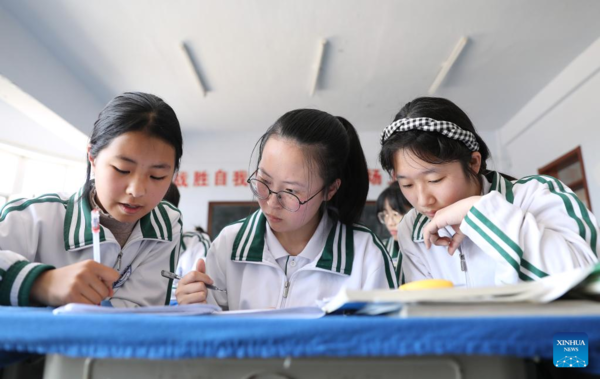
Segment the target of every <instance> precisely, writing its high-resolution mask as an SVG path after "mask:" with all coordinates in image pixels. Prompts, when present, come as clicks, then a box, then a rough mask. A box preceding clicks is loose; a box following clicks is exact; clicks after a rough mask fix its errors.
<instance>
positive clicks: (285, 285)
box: [283, 278, 290, 299]
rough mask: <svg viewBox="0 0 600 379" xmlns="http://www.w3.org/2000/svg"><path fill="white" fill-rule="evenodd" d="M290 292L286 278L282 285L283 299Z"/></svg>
mask: <svg viewBox="0 0 600 379" xmlns="http://www.w3.org/2000/svg"><path fill="white" fill-rule="evenodd" d="M289 291H290V281H289V280H288V279H287V278H286V280H285V283H284V284H283V298H284V299H286V298H287V295H288V292H289Z"/></svg>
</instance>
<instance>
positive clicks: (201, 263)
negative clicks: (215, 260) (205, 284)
mask: <svg viewBox="0 0 600 379" xmlns="http://www.w3.org/2000/svg"><path fill="white" fill-rule="evenodd" d="M196 271H198V272H202V273H205V272H206V262H204V259H202V258H200V259H198V262H196Z"/></svg>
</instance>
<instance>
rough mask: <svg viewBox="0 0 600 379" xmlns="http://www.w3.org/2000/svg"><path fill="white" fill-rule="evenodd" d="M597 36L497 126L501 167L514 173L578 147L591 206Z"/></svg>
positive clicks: (597, 180)
mask: <svg viewBox="0 0 600 379" xmlns="http://www.w3.org/2000/svg"><path fill="white" fill-rule="evenodd" d="M599 72H600V39H598V40H597V41H596V42H594V43H593V44H592V45H591V46H590V47H589V48H588V49H587V50H585V51H584V52H583V53H582V54H581V55H580V56H579V57H577V58H576V59H575V60H573V62H571V63H570V64H569V65H568V66H567V67H566V68H565V69H564V70H563V71H562V72H561V73H560V74H559V75H558V76H557V77H556V78H555V79H554V80H552V81H551V82H550V83H549V84H548V85H547V86H546V87H545V88H544V89H543V90H542V91H541V92H540V93H538V94H537V95H536V96H535V97H534V98H533V99H532V100H531V101H530V102H529V103H528V104H527V105H526V106H525V107H524V108H523V109H522V110H521V111H519V112H518V113H517V114H516V115H515V116H514V117H513V118H512V119H511V120H510V121H509V122H508V123H507V124H506V125H505V126H503V127H502V128H501V130H500V131H499V138H500V144H501V148H502V151H501V153H502V159H501V162H502V166H501V169H502V170H504V171H506V172H507V173H510V174H512V175H514V176H517V177H520V176H524V175H531V174H537V170H538V168H540V167H543V166H544V165H546V164H548V163H550V162H552V161H553V160H555V159H556V158H558V157H560V156H562V155H563V154H565V153H567V152H568V151H570V150H572V149H574V148H576V147H577V146H578V145H580V146H581V150H582V153H583V161H584V166H585V170H586V176H587V183H588V189H589V191H590V201H591V203H592V208H594V207H600V148H599V147H598V145H599V143H600V112H598V108H599V105H600V102H599V99H600V75H599Z"/></svg>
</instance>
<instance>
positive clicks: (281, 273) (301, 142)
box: [177, 109, 396, 310]
mask: <svg viewBox="0 0 600 379" xmlns="http://www.w3.org/2000/svg"><path fill="white" fill-rule="evenodd" d="M257 146H258V162H257V166H256V170H255V171H254V172H253V173H252V174H251V175H250V178H249V179H248V183H249V187H250V189H251V190H252V192H253V193H254V195H255V196H256V197H257V198H258V203H259V205H260V210H258V211H256V212H255V213H254V214H252V215H251V216H249V217H248V218H246V219H244V220H241V221H240V222H237V223H235V224H232V225H229V226H227V227H225V228H224V229H223V230H222V231H221V233H220V234H219V236H218V237H217V238H216V239H215V241H214V242H213V244H212V245H211V248H210V251H209V253H208V257H207V260H206V273H205V270H204V269H205V267H204V262H203V261H200V262H199V265H198V267H197V269H198V270H197V271H193V272H190V273H189V274H188V275H186V276H185V277H183V278H182V280H181V281H180V284H179V287H178V288H177V301H178V302H179V304H189V303H202V302H205V301H206V300H207V297H208V301H209V302H211V303H216V304H218V305H220V306H221V307H224V308H228V309H231V310H237V309H260V308H286V307H293V306H307V305H315V304H316V302H317V301H319V300H322V299H324V298H328V297H332V296H334V295H335V294H336V293H337V292H338V291H339V290H340V289H341V288H342V287H345V288H348V289H375V288H395V287H396V278H395V275H394V272H393V270H394V267H393V264H392V261H391V259H390V257H389V255H388V253H387V252H386V251H385V248H384V247H383V245H382V244H381V241H380V240H379V239H378V238H377V237H376V236H375V234H373V233H372V232H371V231H370V230H369V229H367V228H365V227H364V226H360V225H358V224H356V222H357V221H358V220H359V218H360V215H361V212H362V209H363V207H364V204H365V200H366V197H367V191H368V188H369V182H368V173H367V165H366V161H365V157H364V154H363V151H362V147H361V145H360V141H359V139H358V135H357V134H356V130H355V129H354V127H353V126H352V125H351V124H350V123H349V122H348V121H346V120H345V119H343V118H339V117H334V116H332V115H330V114H328V113H325V112H321V111H318V110H313V109H299V110H295V111H291V112H288V113H286V114H284V115H283V116H282V117H281V118H280V119H279V120H277V122H276V123H275V124H274V125H273V126H271V127H270V128H269V129H268V130H267V132H266V133H265V134H264V135H263V136H262V137H261V138H260V140H259V142H258V144H257ZM205 283H207V284H214V285H216V286H217V287H219V288H222V289H225V290H226V292H222V291H216V290H210V291H209V293H208V294H207V292H206V291H207V290H206V287H205Z"/></svg>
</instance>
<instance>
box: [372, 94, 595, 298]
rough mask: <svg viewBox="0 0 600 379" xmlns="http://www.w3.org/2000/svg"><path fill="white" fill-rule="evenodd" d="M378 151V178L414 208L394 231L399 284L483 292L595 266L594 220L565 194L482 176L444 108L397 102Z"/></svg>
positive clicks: (484, 154) (461, 130)
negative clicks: (389, 181)
mask: <svg viewBox="0 0 600 379" xmlns="http://www.w3.org/2000/svg"><path fill="white" fill-rule="evenodd" d="M380 142H381V145H382V146H381V152H380V154H379V160H380V162H381V165H382V167H383V169H384V170H386V171H387V172H388V173H390V175H392V176H393V177H394V178H395V179H396V180H397V181H398V184H399V185H400V189H401V190H402V193H403V194H404V196H405V197H406V199H407V200H408V201H409V202H410V204H411V205H412V206H413V207H414V209H412V210H411V211H410V212H408V214H406V215H405V217H404V218H403V219H402V222H401V223H400V225H399V226H398V244H399V247H400V251H401V253H402V255H403V259H402V264H401V267H400V268H399V269H400V271H401V272H399V273H398V274H399V275H403V276H404V278H405V280H406V281H414V280H419V279H428V278H435V279H446V280H450V281H452V282H453V283H454V284H455V285H464V286H467V287H477V286H492V285H502V284H510V283H516V282H519V281H530V280H537V279H540V278H543V277H545V276H547V275H551V274H554V273H560V272H563V271H568V270H571V269H575V268H578V267H583V266H587V265H590V264H594V263H595V262H597V252H598V224H597V222H596V218H595V217H594V215H593V214H592V213H591V212H590V211H589V210H588V209H586V208H585V206H584V205H583V203H582V202H581V201H580V200H579V199H578V198H577V196H576V195H575V194H574V193H573V191H571V190H570V189H569V188H568V187H566V186H565V185H564V184H563V183H561V182H560V181H559V180H558V179H555V178H552V177H549V176H538V175H532V176H528V177H525V178H523V179H521V180H515V179H514V178H511V177H509V176H507V175H503V174H500V173H499V172H495V171H490V170H488V169H487V166H486V161H487V159H488V158H489V155H490V154H489V150H488V148H487V146H486V144H485V142H484V141H483V140H482V139H481V137H480V136H479V135H478V134H477V132H476V130H475V128H474V127H473V124H472V123H471V121H470V120H469V118H468V116H467V115H466V114H465V112H463V111H462V110H461V109H460V108H459V107H458V106H456V105H455V104H454V103H452V102H451V101H449V100H446V99H441V98H431V97H423V98H417V99H415V100H413V101H411V102H409V103H407V104H406V105H405V106H404V107H403V108H402V109H401V110H400V112H398V114H397V115H396V117H395V119H394V121H393V122H392V123H391V124H390V125H389V126H387V127H386V128H385V129H384V130H383V132H382V135H381V139H380ZM456 253H458V254H456Z"/></svg>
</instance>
